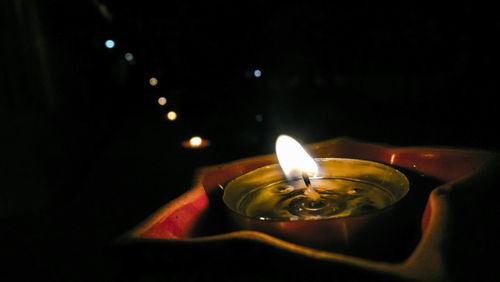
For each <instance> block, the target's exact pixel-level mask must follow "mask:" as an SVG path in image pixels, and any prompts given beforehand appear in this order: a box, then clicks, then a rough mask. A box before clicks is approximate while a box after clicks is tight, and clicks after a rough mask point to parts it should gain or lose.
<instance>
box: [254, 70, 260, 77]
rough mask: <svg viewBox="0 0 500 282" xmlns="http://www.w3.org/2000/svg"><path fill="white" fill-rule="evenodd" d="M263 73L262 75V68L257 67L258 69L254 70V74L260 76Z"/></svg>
mask: <svg viewBox="0 0 500 282" xmlns="http://www.w3.org/2000/svg"><path fill="white" fill-rule="evenodd" d="M261 75H262V72H261V71H260V70H258V69H257V70H254V71H253V76H255V77H260V76H261Z"/></svg>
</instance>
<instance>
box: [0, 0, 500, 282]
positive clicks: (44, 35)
mask: <svg viewBox="0 0 500 282" xmlns="http://www.w3.org/2000/svg"><path fill="white" fill-rule="evenodd" d="M329 3H330V2H329V1H321V2H315V3H313V4H306V3H305V2H299V1H288V2H284V3H268V2H266V1H253V2H246V3H243V4H241V3H240V4H238V5H236V4H229V5H227V4H224V5H223V4H216V3H213V2H211V1H209V2H205V3H203V4H196V5H195V4H188V3H183V2H181V1H161V4H160V1H150V0H148V1H137V2H136V3H133V4H130V3H122V1H115V0H107V1H104V0H102V1H97V0H96V1H78V2H77V3H74V2H73V1H55V0H48V1H28V0H24V1H22V0H6V1H2V2H1V4H0V13H1V14H0V23H1V25H0V27H1V33H0V36H1V38H2V40H1V44H0V45H1V47H0V52H1V57H0V58H1V64H0V66H1V73H0V75H1V80H0V91H1V92H0V137H1V143H0V164H1V167H0V230H1V233H0V236H1V237H0V240H1V243H0V244H1V245H0V246H1V250H2V251H1V253H2V256H3V257H4V261H5V259H7V261H9V263H8V264H7V265H3V266H2V268H0V271H1V272H2V273H3V274H2V275H5V277H16V278H18V279H22V278H25V277H28V276H30V277H31V275H34V276H38V277H49V278H50V279H52V280H64V281H87V280H98V281H100V280H103V281H104V280H106V281H108V280H115V279H117V277H121V276H120V275H121V274H119V273H121V272H122V271H123V269H122V268H121V267H120V264H119V263H116V262H114V261H113V259H111V258H110V256H109V255H108V252H107V248H108V246H109V245H110V244H112V242H113V240H114V239H116V238H117V237H119V236H120V235H121V234H123V233H124V232H126V231H128V230H130V229H131V228H133V227H134V226H135V225H136V224H138V223H139V222H140V221H142V220H143V219H144V218H145V217H147V216H148V215H150V214H151V213H152V212H154V211H155V210H156V209H158V208H159V207H161V206H162V205H163V204H165V203H167V202H168V201H170V200H171V199H173V198H174V197H176V196H178V195H180V194H182V193H183V192H184V191H186V190H187V189H188V188H189V186H190V182H191V179H192V175H193V172H194V170H195V169H196V168H199V167H201V166H207V165H212V164H218V163H223V162H227V161H232V160H236V159H238V158H242V157H249V156H253V155H259V154H267V153H272V152H273V150H274V148H273V147H274V141H275V138H276V137H277V136H278V135H279V134H283V133H286V134H289V135H291V136H293V137H296V138H297V139H299V140H300V141H302V142H303V143H311V142H317V141H322V140H326V139H331V138H335V137H340V136H349V137H352V138H355V139H359V140H363V141H368V142H378V143H386V144H391V145H400V146H413V145H426V146H427V145H428V146H453V147H472V148H479V149H484V150H492V151H497V150H498V147H499V137H498V136H499V135H498V134H497V128H498V127H497V103H498V102H497V98H498V97H497V96H498V77H499V70H500V69H499V68H500V64H499V63H500V60H499V59H500V58H499V52H498V50H500V49H499V47H500V46H498V45H499V44H498V42H499V40H498V37H499V33H500V19H499V18H498V17H497V15H496V14H495V10H494V9H491V7H480V6H478V5H471V4H470V3H469V4H467V3H455V4H454V5H453V6H446V7H437V6H420V5H412V4H408V3H406V4H399V6H388V7H383V6H380V5H379V4H372V5H367V6H357V5H353V6H347V5H340V4H329ZM108 39H112V40H114V42H115V47H114V48H111V49H109V48H106V46H105V41H106V40H108ZM126 53H131V54H133V56H134V59H133V60H132V61H127V60H126V59H125V54H126ZM255 70H260V71H261V76H260V77H256V76H255V75H254V71H255ZM151 77H156V78H157V79H158V85H156V86H151V85H150V84H149V82H148V81H149V79H150V78H151ZM160 96H164V97H166V98H167V100H168V101H167V104H166V105H165V106H160V105H158V103H157V99H158V98H159V97H160ZM170 110H175V111H176V112H177V113H178V115H179V117H178V119H177V120H176V121H173V122H171V121H169V120H167V119H166V118H165V114H166V113H167V112H168V111H170ZM194 135H200V136H202V137H203V138H206V139H209V140H210V141H211V145H210V147H207V148H204V149H200V150H190V149H186V148H183V147H181V142H182V141H184V140H188V139H189V138H190V137H192V136H194ZM19 265H24V266H25V269H24V270H19V269H17V268H15V267H14V266H19Z"/></svg>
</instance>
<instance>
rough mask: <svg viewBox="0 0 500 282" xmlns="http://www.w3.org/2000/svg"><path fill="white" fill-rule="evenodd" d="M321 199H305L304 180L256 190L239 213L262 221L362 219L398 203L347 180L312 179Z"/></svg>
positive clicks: (386, 194)
mask: <svg viewBox="0 0 500 282" xmlns="http://www.w3.org/2000/svg"><path fill="white" fill-rule="evenodd" d="M311 184H312V186H313V187H314V190H315V191H316V192H318V194H319V195H320V198H319V199H317V200H316V201H314V200H312V199H311V198H310V197H308V196H306V195H304V192H305V190H306V187H305V184H304V182H303V181H302V179H296V180H284V181H280V182H275V183H272V184H269V185H266V186H260V187H256V188H254V189H252V190H250V191H249V192H248V193H247V194H246V195H244V196H243V197H242V198H241V200H240V201H239V202H238V203H237V206H236V208H237V210H238V211H239V212H240V213H242V214H244V215H246V216H249V217H253V218H258V219H261V220H286V221H288V220H310V219H328V218H337V217H345V216H351V215H360V214H365V213H369V212H372V211H374V210H380V209H383V208H385V207H387V206H389V205H391V204H392V203H394V202H395V199H394V196H393V195H392V194H391V193H390V192H389V191H387V190H386V189H384V188H383V187H380V186H377V185H374V184H372V183H368V182H363V181H360V180H355V179H345V178H321V179H311Z"/></svg>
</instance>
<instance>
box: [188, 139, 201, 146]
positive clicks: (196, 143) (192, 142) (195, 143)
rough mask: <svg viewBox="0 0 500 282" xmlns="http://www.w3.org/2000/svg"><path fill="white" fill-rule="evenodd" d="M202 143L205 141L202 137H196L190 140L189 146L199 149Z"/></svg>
mask: <svg viewBox="0 0 500 282" xmlns="http://www.w3.org/2000/svg"><path fill="white" fill-rule="evenodd" d="M202 141H203V139H201V137H199V136H194V137H192V138H191V139H189V145H191V147H199V146H200V145H201V143H202Z"/></svg>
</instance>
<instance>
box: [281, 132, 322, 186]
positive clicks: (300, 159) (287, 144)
mask: <svg viewBox="0 0 500 282" xmlns="http://www.w3.org/2000/svg"><path fill="white" fill-rule="evenodd" d="M276 155H277V156H278V161H279V163H280V166H281V169H282V170H283V172H284V173H285V175H286V176H292V175H293V176H300V175H302V174H303V173H307V175H309V176H316V175H317V174H318V165H317V164H316V162H315V161H314V159H313V158H311V156H309V154H307V152H306V150H304V148H303V147H302V146H301V145H300V144H299V142H297V141H296V140H295V139H293V138H292V137H290V136H287V135H280V136H279V137H278V139H277V140H276Z"/></svg>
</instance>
